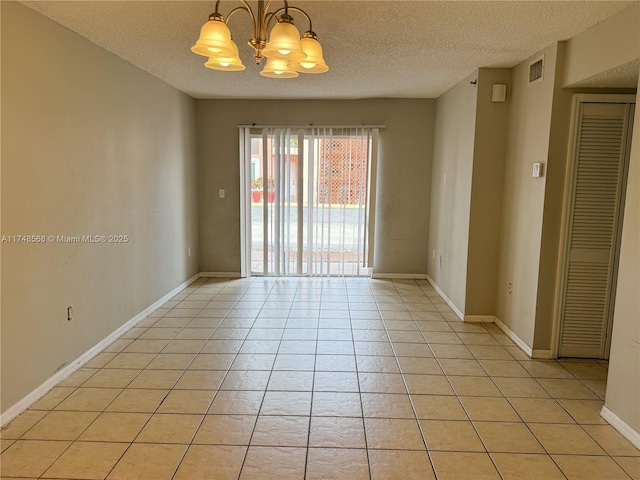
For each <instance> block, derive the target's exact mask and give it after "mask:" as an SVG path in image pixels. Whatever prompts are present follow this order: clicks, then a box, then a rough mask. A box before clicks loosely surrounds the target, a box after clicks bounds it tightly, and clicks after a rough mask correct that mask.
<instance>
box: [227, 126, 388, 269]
mask: <svg viewBox="0 0 640 480" xmlns="http://www.w3.org/2000/svg"><path fill="white" fill-rule="evenodd" d="M325 128H326V129H356V130H369V142H368V148H369V152H368V154H369V162H368V167H367V169H368V171H367V172H366V178H367V186H366V188H367V190H366V196H367V202H368V205H367V208H365V220H364V221H365V222H367V234H366V235H365V236H364V238H363V248H364V249H365V251H366V252H367V257H366V261H367V264H368V267H369V268H370V269H371V272H373V259H374V243H375V217H376V215H375V211H376V210H375V209H376V194H375V192H376V186H377V175H376V174H377V168H378V145H379V132H380V130H382V129H384V128H385V127H384V125H327V126H322V125H302V126H300V125H256V124H252V125H238V130H239V144H240V148H239V154H240V158H239V160H240V162H239V163H240V275H241V277H243V278H245V277H249V276H251V275H252V268H251V263H252V262H251V240H252V225H251V215H250V209H251V202H250V195H251V175H250V173H249V172H251V155H250V154H248V152H251V137H252V135H253V136H255V135H257V134H259V132H258V130H260V134H261V135H262V142H263V145H267V129H273V130H282V129H288V130H292V131H295V130H297V131H298V158H304V157H303V156H304V154H305V151H304V140H305V136H306V135H307V133H308V132H309V131H313V130H321V129H325ZM252 130H253V133H252ZM268 155H269V152H268V151H267V149H266V148H263V150H262V158H261V162H262V169H263V172H267V168H268ZM316 161H317V159H316V158H315V157H314V149H313V147H312V146H311V145H310V146H309V168H308V171H307V172H304V170H303V169H302V168H299V169H298V172H297V181H296V184H297V188H299V190H300V192H299V193H301V195H300V196H299V198H303V195H304V192H303V188H302V185H303V182H304V175H305V173H306V174H307V175H308V176H309V184H310V185H311V184H312V179H313V175H314V167H315V162H316ZM275 173H276V175H277V176H279V173H278V172H275ZM279 183H280V182H279V178H276V179H275V189H276V191H275V195H276V198H279V193H280V192H279ZM263 188H265V189H266V186H263ZM307 197H308V198H307V201H308V204H309V205H311V203H312V201H313V189H312V188H309V189H308V191H307ZM303 203H304V202H302V201H299V202H298V205H297V213H298V218H299V219H302V218H303V215H304V206H303ZM268 208H269V207H268V202H267V201H266V198H265V201H264V202H263V216H264V217H263V218H264V219H265V221H264V222H263V225H264V226H263V228H264V231H263V238H267V236H268V228H269V227H268V222H267V221H266V219H267V216H268ZM312 210H313V209H311V208H310V209H309V219H308V222H309V224H310V225H311V223H312V218H311V215H313V213H314V212H313V211H312ZM276 215H279V213H278V212H276ZM278 219H279V218H276V219H275V220H276V222H277V221H278ZM297 223H298V231H297V240H298V253H297V258H296V265H297V270H298V271H301V270H302V263H303V248H302V245H303V240H304V230H303V222H302V221H299V222H297ZM276 230H277V229H276ZM274 233H275V232H274ZM307 236H308V239H307V240H308V244H309V245H311V244H312V231H311V228H309V229H308V232H307ZM263 248H264V253H263V255H264V270H263V272H262V274H263V275H265V276H267V275H268V245H267V242H265V245H264V246H263ZM275 254H276V253H274V255H275ZM275 260H276V259H274V261H275ZM363 260H365V259H364V258H363ZM307 262H308V263H309V264H310V263H311V262H313V259H312V255H308V256H307ZM307 271H311V266H310V265H307ZM323 276H324V275H323Z"/></svg>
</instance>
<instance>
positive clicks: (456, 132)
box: [428, 72, 478, 313]
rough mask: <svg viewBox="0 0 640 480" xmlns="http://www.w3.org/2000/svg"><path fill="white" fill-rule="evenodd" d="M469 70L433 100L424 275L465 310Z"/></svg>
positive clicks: (471, 130)
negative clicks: (433, 111)
mask: <svg viewBox="0 0 640 480" xmlns="http://www.w3.org/2000/svg"><path fill="white" fill-rule="evenodd" d="M477 78H478V73H477V72H474V73H473V74H471V75H470V76H468V77H467V78H465V79H463V80H462V81H460V82H459V83H458V84H457V85H455V86H454V87H452V88H451V89H450V90H449V91H447V92H446V93H444V94H443V95H441V96H440V97H439V98H438V100H437V101H436V124H435V139H434V146H433V175H432V183H431V217H430V225H429V268H428V274H429V277H430V278H431V279H432V280H433V281H434V282H435V283H436V284H437V285H438V287H440V289H441V290H442V291H443V292H444V293H445V294H446V295H447V297H449V299H450V300H451V301H452V302H453V303H454V304H455V306H456V307H458V309H459V310H460V311H461V312H462V313H464V309H465V297H466V284H467V251H468V247H469V215H470V207H471V177H472V173H473V147H474V141H475V124H476V97H477V94H478V89H477V85H472V84H471V83H470V82H472V81H475V80H477Z"/></svg>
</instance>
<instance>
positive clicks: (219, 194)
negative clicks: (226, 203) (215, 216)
mask: <svg viewBox="0 0 640 480" xmlns="http://www.w3.org/2000/svg"><path fill="white" fill-rule="evenodd" d="M224 195H225V192H224V188H221V189H219V190H218V196H219V197H220V198H224Z"/></svg>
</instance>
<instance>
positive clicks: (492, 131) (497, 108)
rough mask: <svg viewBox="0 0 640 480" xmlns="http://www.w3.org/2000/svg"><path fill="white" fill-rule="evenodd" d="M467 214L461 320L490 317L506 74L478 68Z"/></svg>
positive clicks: (503, 70)
mask: <svg viewBox="0 0 640 480" xmlns="http://www.w3.org/2000/svg"><path fill="white" fill-rule="evenodd" d="M494 84H505V85H507V101H506V102H505V103H494V102H492V101H491V95H492V90H493V85H494ZM477 88H478V94H477V100H476V103H477V107H476V124H475V145H474V153H473V179H472V185H471V208H470V212H469V249H468V257H467V285H466V291H467V293H466V304H465V309H464V313H465V315H490V316H492V315H495V311H496V303H495V301H496V285H497V281H498V252H499V245H500V224H501V217H502V216H501V211H502V194H503V184H504V165H505V149H506V143H507V125H508V118H509V102H510V100H509V97H510V95H511V69H507V68H481V69H480V70H479V71H478V86H477Z"/></svg>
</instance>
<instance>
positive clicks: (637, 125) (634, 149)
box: [605, 83, 640, 435]
mask: <svg viewBox="0 0 640 480" xmlns="http://www.w3.org/2000/svg"><path fill="white" fill-rule="evenodd" d="M638 89H640V83H639V84H638ZM605 405H606V407H607V408H608V409H609V410H611V411H612V412H613V413H614V414H616V415H617V416H618V417H619V418H620V419H622V421H624V422H625V423H626V424H627V425H629V426H630V427H631V428H632V429H633V430H635V432H636V434H637V435H640V108H637V107H636V113H635V119H634V125H633V144H632V146H631V157H630V160H629V177H628V181H627V197H626V203H625V210H624V220H623V226H622V245H621V250H620V268H619V271H618V287H617V291H616V303H615V313H614V316H613V335H612V343H611V358H610V361H609V376H608V379H607V395H606V401H605Z"/></svg>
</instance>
